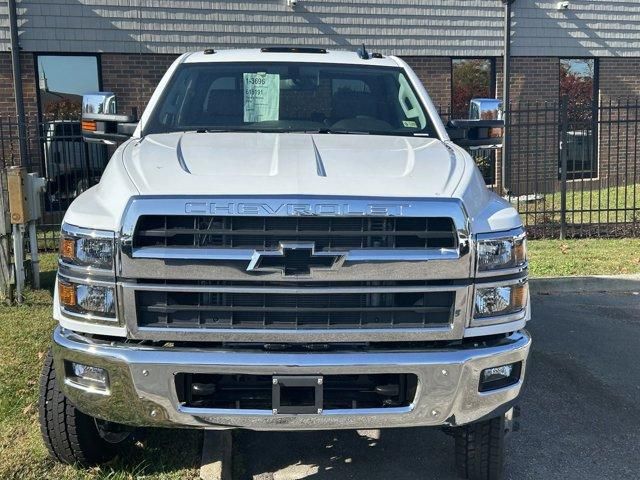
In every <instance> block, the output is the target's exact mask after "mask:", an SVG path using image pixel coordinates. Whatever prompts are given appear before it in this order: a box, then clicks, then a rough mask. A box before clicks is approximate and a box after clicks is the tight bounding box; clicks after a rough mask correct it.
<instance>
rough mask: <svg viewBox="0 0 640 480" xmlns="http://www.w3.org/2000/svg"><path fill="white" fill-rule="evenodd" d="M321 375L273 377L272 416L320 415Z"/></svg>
mask: <svg viewBox="0 0 640 480" xmlns="http://www.w3.org/2000/svg"><path fill="white" fill-rule="evenodd" d="M323 383H324V382H323V378H322V376H321V375H274V376H273V381H272V403H273V414H274V415H314V414H315V415H318V414H320V413H322V405H323V403H322V402H323V400H322V393H323Z"/></svg>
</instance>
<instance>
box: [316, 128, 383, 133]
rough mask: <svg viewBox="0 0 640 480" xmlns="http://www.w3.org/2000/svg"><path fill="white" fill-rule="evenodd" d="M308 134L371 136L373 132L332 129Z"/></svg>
mask: <svg viewBox="0 0 640 480" xmlns="http://www.w3.org/2000/svg"><path fill="white" fill-rule="evenodd" d="M308 133H326V134H333V133H335V134H337V135H371V132H365V131H363V130H332V129H330V128H325V129H322V130H314V131H309V132H308Z"/></svg>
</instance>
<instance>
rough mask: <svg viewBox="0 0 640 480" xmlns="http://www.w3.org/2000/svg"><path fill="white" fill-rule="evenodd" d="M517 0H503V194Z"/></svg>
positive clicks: (507, 161)
mask: <svg viewBox="0 0 640 480" xmlns="http://www.w3.org/2000/svg"><path fill="white" fill-rule="evenodd" d="M515 1H516V0H502V4H503V5H504V39H503V43H504V53H503V57H502V60H503V63H502V118H503V120H504V139H503V141H502V164H501V175H500V187H501V192H500V193H501V194H502V195H506V194H507V165H508V164H509V143H510V138H509V133H510V132H509V130H510V128H509V118H508V116H509V113H510V112H509V110H510V109H511V105H510V101H511V97H510V86H511V85H510V83H511V5H513V3H514V2H515Z"/></svg>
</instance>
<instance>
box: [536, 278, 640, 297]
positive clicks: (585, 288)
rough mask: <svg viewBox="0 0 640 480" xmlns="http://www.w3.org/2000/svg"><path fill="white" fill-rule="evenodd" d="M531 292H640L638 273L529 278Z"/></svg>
mask: <svg viewBox="0 0 640 480" xmlns="http://www.w3.org/2000/svg"><path fill="white" fill-rule="evenodd" d="M529 289H530V291H531V293H532V294H542V295H544V294H558V293H597V292H608V293H633V292H640V275H592V276H587V277H549V278H531V279H529Z"/></svg>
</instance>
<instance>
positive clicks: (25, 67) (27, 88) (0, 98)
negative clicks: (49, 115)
mask: <svg viewBox="0 0 640 480" xmlns="http://www.w3.org/2000/svg"><path fill="white" fill-rule="evenodd" d="M20 63H21V67H22V72H21V73H22V90H23V94H24V100H25V102H24V103H25V105H24V109H25V114H26V115H27V117H30V116H33V115H35V114H37V112H38V101H37V98H36V74H35V59H34V56H33V54H31V53H21V54H20ZM12 71H13V70H12V66H11V52H0V117H3V118H7V117H15V114H16V105H15V97H14V94H13V73H12Z"/></svg>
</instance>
